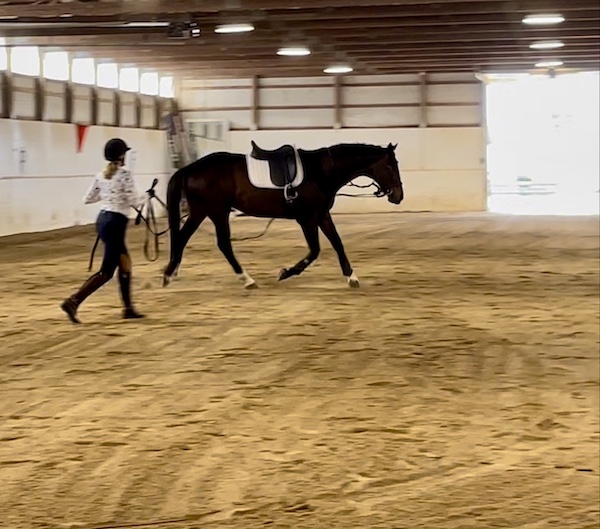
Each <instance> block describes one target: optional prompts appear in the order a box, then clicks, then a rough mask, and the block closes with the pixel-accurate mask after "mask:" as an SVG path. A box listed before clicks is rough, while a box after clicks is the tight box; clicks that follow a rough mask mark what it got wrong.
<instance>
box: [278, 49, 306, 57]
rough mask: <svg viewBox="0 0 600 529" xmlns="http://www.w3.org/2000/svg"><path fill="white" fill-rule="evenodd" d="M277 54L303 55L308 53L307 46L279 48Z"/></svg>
mask: <svg viewBox="0 0 600 529" xmlns="http://www.w3.org/2000/svg"><path fill="white" fill-rule="evenodd" d="M277 55H286V56H288V57H303V56H304V55H310V50H309V49H308V48H279V50H277Z"/></svg>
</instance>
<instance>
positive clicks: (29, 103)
mask: <svg viewBox="0 0 600 529" xmlns="http://www.w3.org/2000/svg"><path fill="white" fill-rule="evenodd" d="M12 79H13V81H12V82H13V115H14V116H15V117H17V118H22V119H33V118H34V117H35V82H36V80H35V78H34V77H28V76H25V75H13V77H12Z"/></svg>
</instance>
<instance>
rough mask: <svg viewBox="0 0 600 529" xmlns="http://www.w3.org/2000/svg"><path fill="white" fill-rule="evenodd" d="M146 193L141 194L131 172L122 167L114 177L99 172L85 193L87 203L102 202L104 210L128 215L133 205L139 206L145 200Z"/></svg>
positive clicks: (84, 199)
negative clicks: (107, 176)
mask: <svg viewBox="0 0 600 529" xmlns="http://www.w3.org/2000/svg"><path fill="white" fill-rule="evenodd" d="M144 199H145V194H142V195H140V194H139V193H138V191H137V188H136V186H135V182H134V181H133V178H132V176H131V173H130V172H129V171H128V170H127V169H123V168H120V169H118V170H117V172H116V173H115V174H114V175H113V177H112V178H106V177H105V176H104V173H103V172H99V173H98V174H97V175H96V176H95V177H94V181H93V182H92V185H91V186H90V188H89V189H88V191H87V193H86V194H85V196H84V198H83V201H84V203H85V204H93V203H95V202H102V210H104V211H114V212H116V213H121V214H123V215H125V216H126V217H128V216H129V214H130V213H131V206H134V207H136V208H139V207H140V206H141V205H142V203H143V202H144Z"/></svg>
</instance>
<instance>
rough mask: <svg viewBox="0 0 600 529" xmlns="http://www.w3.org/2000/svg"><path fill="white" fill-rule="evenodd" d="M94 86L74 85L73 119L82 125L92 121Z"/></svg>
mask: <svg viewBox="0 0 600 529" xmlns="http://www.w3.org/2000/svg"><path fill="white" fill-rule="evenodd" d="M91 98H92V88H91V87H90V86H86V85H80V84H74V85H73V121H74V122H75V123H81V124H82V125H89V124H90V123H91V122H92V103H91Z"/></svg>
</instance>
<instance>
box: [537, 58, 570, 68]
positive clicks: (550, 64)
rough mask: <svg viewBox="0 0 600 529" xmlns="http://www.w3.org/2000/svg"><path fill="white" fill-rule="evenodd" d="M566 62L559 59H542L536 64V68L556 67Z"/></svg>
mask: <svg viewBox="0 0 600 529" xmlns="http://www.w3.org/2000/svg"><path fill="white" fill-rule="evenodd" d="M563 64H564V63H563V62H562V61H559V60H552V61H540V62H537V63H536V64H535V67H536V68H556V67H557V66H562V65H563Z"/></svg>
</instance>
